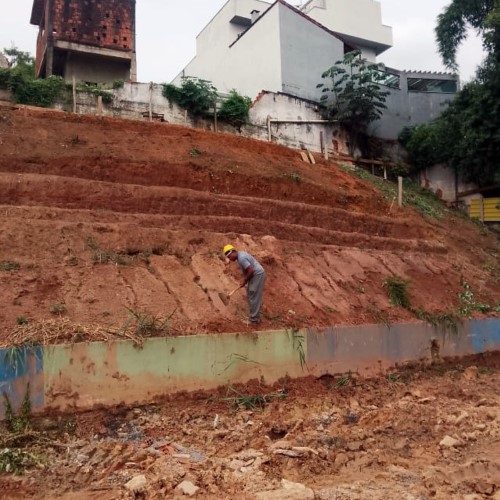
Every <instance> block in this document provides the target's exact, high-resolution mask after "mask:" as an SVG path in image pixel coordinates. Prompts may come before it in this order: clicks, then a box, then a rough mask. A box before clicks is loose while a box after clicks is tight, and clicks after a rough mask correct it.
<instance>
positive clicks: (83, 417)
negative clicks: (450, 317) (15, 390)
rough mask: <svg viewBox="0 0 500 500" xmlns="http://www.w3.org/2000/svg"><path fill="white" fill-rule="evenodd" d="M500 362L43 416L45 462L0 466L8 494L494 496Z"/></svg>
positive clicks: (492, 357)
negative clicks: (19, 468)
mask: <svg viewBox="0 0 500 500" xmlns="http://www.w3.org/2000/svg"><path fill="white" fill-rule="evenodd" d="M499 369H500V353H492V354H488V355H481V356H476V357H471V358H468V359H462V360H448V361H445V362H441V363H439V364H430V365H426V366H424V365H405V366H400V367H397V368H394V369H393V370H391V371H390V372H389V373H388V374H387V375H385V376H382V375H381V376H380V377H377V378H372V379H363V378H360V377H358V376H356V374H352V373H346V374H341V375H337V376H329V377H323V378H320V379H314V378H311V377H310V378H305V379H302V380H283V381H281V383H279V384H276V385H275V386H274V387H265V386H261V385H260V384H259V382H257V381H255V382H253V383H250V384H248V385H247V386H245V387H229V388H221V389H220V390H219V391H218V392H214V393H211V394H206V393H199V394H191V395H189V396H188V395H177V396H175V397H172V398H171V399H170V400H166V401H164V402H161V403H156V404H151V405H147V406H141V407H131V408H125V407H123V408H114V409H111V410H109V409H108V410H102V411H93V412H89V413H79V414H78V413H77V414H71V415H69V414H65V415H54V414H51V415H49V416H43V417H37V418H36V419H34V421H33V429H34V431H36V432H37V433H39V436H42V437H43V440H41V438H40V437H39V438H38V439H35V441H34V442H33V443H32V444H31V445H28V449H29V450H30V452H31V453H32V454H33V456H35V457H37V460H39V461H40V462H39V465H38V466H37V467H34V468H29V469H28V471H27V472H26V473H25V474H24V475H22V476H13V475H10V476H7V475H0V488H1V491H2V498H6V499H16V498H40V499H42V498H43V499H53V498H62V499H65V500H70V499H71V500H73V499H75V500H76V499H82V500H85V499H91V498H92V499H100V500H111V499H127V498H142V499H153V498H182V497H184V498H185V496H186V495H185V494H184V495H183V494H182V492H181V491H180V489H179V485H180V484H182V483H183V482H188V483H191V485H188V487H191V488H193V489H194V493H195V496H196V497H199V498H209V499H248V500H250V499H257V500H258V499H265V500H267V499H270V500H272V499H313V498H316V499H324V500H326V499H336V500H344V499H345V500H348V499H360V500H361V499H363V500H378V499H380V500H387V499H405V500H417V499H418V500H424V499H441V500H451V499H457V500H458V499H460V500H479V499H484V498H494V499H498V498H500V453H499V452H498V450H499V449H500V395H499V391H498V388H499V387H500V371H499ZM250 396H253V398H251V397H250ZM263 398H265V403H266V404H264V399H263ZM259 401H260V402H261V403H262V407H261V406H260V405H259ZM238 404H239V406H238ZM245 404H246V405H247V406H246V407H245ZM252 404H253V405H254V406H251V405H252ZM141 476H143V477H141ZM130 481H132V483H130ZM292 483H293V484H292ZM185 485H186V483H184V486H185ZM187 491H190V490H187Z"/></svg>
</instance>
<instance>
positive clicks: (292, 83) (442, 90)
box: [173, 0, 459, 139]
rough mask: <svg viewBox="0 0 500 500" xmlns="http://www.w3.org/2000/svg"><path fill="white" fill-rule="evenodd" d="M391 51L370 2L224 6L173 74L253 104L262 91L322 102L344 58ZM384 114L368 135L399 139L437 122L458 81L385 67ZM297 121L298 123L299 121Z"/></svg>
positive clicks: (238, 2)
mask: <svg viewBox="0 0 500 500" xmlns="http://www.w3.org/2000/svg"><path fill="white" fill-rule="evenodd" d="M391 46H392V28H390V27H389V26H385V25H383V24H382V15H381V6H380V3H379V2H377V1H375V0H309V1H307V2H306V3H304V5H303V6H302V7H300V8H297V7H294V6H292V5H290V4H289V3H287V2H285V1H284V0H276V1H275V2H274V3H273V4H270V3H268V2H263V1H261V0H228V1H227V3H226V4H225V5H224V6H223V7H222V8H221V10H220V11H219V12H218V13H217V14H216V15H215V17H214V18H213V19H212V20H211V21H210V23H209V24H208V25H207V26H206V27H205V28H204V29H203V30H202V32H201V33H200V34H199V35H198V37H197V49H196V56H195V57H194V59H193V60H192V61H191V62H190V63H189V64H188V65H187V66H186V67H185V68H184V70H183V71H182V72H181V73H180V74H179V75H177V77H176V78H175V79H174V81H173V83H174V84H176V85H180V84H181V83H182V77H197V78H203V79H205V80H209V81H211V82H212V83H213V84H214V85H215V87H216V88H217V89H218V91H219V92H221V93H228V92H229V91H230V90H231V89H236V90H237V91H238V92H239V93H240V94H242V95H247V96H249V97H250V98H251V99H252V100H255V99H256V98H257V96H258V95H259V94H260V93H261V92H262V91H267V92H273V93H282V94H286V95H291V96H294V97H298V98H301V99H305V100H308V101H314V102H319V99H320V97H321V95H322V93H321V89H317V88H316V86H317V84H318V83H321V81H322V79H321V74H322V73H323V72H324V71H325V70H327V69H328V68H330V67H331V66H332V65H333V64H335V63H336V62H337V61H339V60H342V59H343V56H344V54H345V53H346V52H349V51H351V50H353V49H360V50H361V52H362V55H363V56H364V57H365V58H366V59H368V60H369V61H372V62H376V57H377V56H378V55H379V54H381V53H382V52H384V51H385V50H387V49H388V48H390V47H391ZM385 72H386V80H385V82H384V85H385V88H386V89H387V90H389V92H390V94H389V95H388V97H387V102H386V104H387V109H386V110H384V114H383V116H382V118H381V120H378V121H376V122H374V123H373V124H372V127H371V133H372V134H373V135H376V136H377V137H381V138H384V139H396V138H397V137H398V134H399V132H400V131H401V129H402V128H403V127H404V126H411V125H417V124H420V123H426V122H428V121H430V120H432V119H433V118H435V117H436V116H438V115H439V114H440V113H441V112H442V111H443V109H445V107H446V106H447V105H448V104H449V102H450V101H451V100H452V99H453V98H454V95H455V93H456V91H457V89H458V83H459V82H458V78H457V76H456V75H451V74H447V73H427V72H412V71H400V70H397V69H391V68H387V69H386V70H385ZM297 119H299V118H297Z"/></svg>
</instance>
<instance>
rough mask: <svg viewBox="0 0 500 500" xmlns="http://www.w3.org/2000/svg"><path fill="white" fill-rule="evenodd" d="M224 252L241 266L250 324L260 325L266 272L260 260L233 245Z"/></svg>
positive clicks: (242, 285) (228, 246)
mask: <svg viewBox="0 0 500 500" xmlns="http://www.w3.org/2000/svg"><path fill="white" fill-rule="evenodd" d="M222 251H223V253H224V255H225V256H226V257H227V258H228V259H229V260H230V261H232V262H238V264H239V266H240V269H241V272H242V273H243V279H242V281H241V287H242V288H243V287H244V286H246V287H247V300H248V307H249V309H250V322H251V323H252V324H254V325H258V324H259V323H260V308H261V306H262V298H263V295H264V284H265V283H266V272H265V271H264V268H263V267H262V266H261V264H260V263H259V262H258V260H257V259H256V258H255V257H253V256H252V255H250V254H249V253H247V252H243V251H242V250H239V251H238V250H236V248H234V247H233V246H232V245H226V246H225V247H224V249H223V250H222Z"/></svg>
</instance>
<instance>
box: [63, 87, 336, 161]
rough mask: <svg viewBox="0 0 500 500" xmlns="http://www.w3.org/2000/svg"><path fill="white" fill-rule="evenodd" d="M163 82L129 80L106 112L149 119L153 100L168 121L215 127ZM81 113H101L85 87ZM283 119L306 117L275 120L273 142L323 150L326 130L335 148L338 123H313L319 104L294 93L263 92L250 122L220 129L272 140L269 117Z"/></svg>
mask: <svg viewBox="0 0 500 500" xmlns="http://www.w3.org/2000/svg"><path fill="white" fill-rule="evenodd" d="M162 90H163V87H162V85H156V84H152V85H151V84H147V83H125V84H124V86H123V88H121V89H117V90H114V91H110V93H111V94H112V95H113V102H112V104H104V105H103V109H102V114H103V116H110V117H115V118H127V119H132V120H141V121H147V120H148V119H149V102H150V100H151V111H152V113H153V114H154V115H162V116H163V118H164V120H165V121H166V122H168V123H172V124H176V125H186V126H196V127H198V128H200V127H201V128H205V129H207V130H213V128H214V123H213V121H212V120H208V119H199V118H198V119H196V122H195V121H194V120H193V119H192V118H191V117H190V116H189V115H187V114H186V113H185V111H184V110H183V109H181V108H179V107H178V106H177V105H170V104H169V102H168V101H167V99H165V97H163V95H162ZM56 108H57V109H61V110H66V111H71V110H72V104H71V103H68V102H66V101H65V102H60V103H59V104H58V105H57V106H56ZM76 111H77V113H81V114H97V97H96V96H95V95H93V94H90V93H88V92H83V91H77V107H76ZM268 116H270V117H271V118H274V119H279V120H294V121H295V120H303V121H304V123H301V124H296V123H280V124H276V123H274V124H272V127H271V139H272V141H273V142H276V143H278V144H282V145H283V146H287V147H292V148H307V149H309V150H311V151H317V152H318V151H321V141H320V134H321V132H323V137H324V141H325V144H326V145H327V147H328V148H329V150H330V151H331V150H332V148H333V146H332V140H333V139H334V138H335V139H337V140H338V138H337V134H338V129H337V127H336V126H334V125H331V124H327V123H326V124H324V123H310V121H314V120H320V119H321V114H320V112H319V108H318V105H317V104H315V103H312V102H308V101H305V100H303V99H299V98H296V97H293V96H289V95H284V94H274V93H265V92H263V93H261V94H260V95H259V97H258V98H257V100H256V101H255V103H254V104H253V106H252V108H251V109H250V122H249V123H248V124H246V125H243V126H242V127H241V128H240V129H239V130H236V129H235V128H234V127H231V126H230V125H227V124H224V123H223V122H220V121H219V124H218V130H219V131H224V132H228V133H233V134H240V135H242V136H244V137H251V138H254V139H260V140H263V141H267V140H268V137H269V136H268V127H267V117H268Z"/></svg>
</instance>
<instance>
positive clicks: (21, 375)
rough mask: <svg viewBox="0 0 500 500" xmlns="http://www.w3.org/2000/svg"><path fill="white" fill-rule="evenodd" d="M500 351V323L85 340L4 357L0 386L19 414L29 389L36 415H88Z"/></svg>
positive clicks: (5, 353)
mask: <svg viewBox="0 0 500 500" xmlns="http://www.w3.org/2000/svg"><path fill="white" fill-rule="evenodd" d="M431 348H432V349H431ZM498 349H500V318H491V319H486V320H481V321H479V320H478V321H469V322H466V323H464V324H463V325H462V326H461V328H460V329H459V331H458V332H457V333H454V332H444V331H438V330H436V329H434V328H431V327H430V326H428V325H426V324H421V323H420V324H400V325H393V326H392V327H391V328H387V327H385V326H381V325H364V326H356V327H335V328H333V327H332V328H326V329H323V330H316V329H311V330H301V331H269V332H258V333H256V334H255V335H246V334H229V333H227V334H214V335H196V336H187V337H167V338H156V339H146V340H144V342H143V345H142V347H140V348H139V347H136V346H134V344H133V343H132V342H129V341H116V342H107V343H104V342H98V343H82V344H74V345H59V346H47V347H43V348H35V349H32V350H30V349H28V350H26V351H25V353H24V355H23V356H22V357H21V361H20V363H19V364H18V365H17V366H14V365H13V364H12V361H11V359H12V356H11V355H10V354H9V351H8V350H0V388H1V390H2V391H4V392H5V393H6V394H7V395H8V396H9V399H10V401H11V402H12V404H13V406H14V407H15V408H18V407H19V405H20V404H21V402H22V399H23V397H24V395H25V393H26V389H27V384H28V382H29V383H30V394H31V399H32V404H33V409H34V411H35V412H41V411H44V410H47V409H49V408H55V409H60V410H69V409H72V408H78V409H89V408H92V407H94V406H96V405H105V406H107V405H115V404H119V403H125V404H136V403H141V402H142V403H145V402H151V401H154V400H155V399H158V398H161V397H162V396H165V395H167V394H172V393H175V392H179V391H196V390H211V389H214V388H216V387H218V386H221V385H225V384H235V383H245V382H248V381H250V380H252V379H261V378H262V379H264V381H265V382H266V383H269V384H271V383H274V382H276V381H278V380H280V379H281V378H283V377H285V376H290V377H300V376H305V375H313V376H320V375H322V374H325V373H330V374H335V373H345V372H347V371H348V370H351V371H352V372H358V373H360V374H362V375H373V374H378V373H380V372H381V371H384V370H385V369H386V368H388V367H391V366H394V365H396V364H400V363H404V362H407V361H415V360H431V359H435V357H436V356H440V357H448V356H463V355H467V354H479V353H483V352H487V351H494V350H498ZM431 351H432V352H431ZM3 412H4V409H3V408H2V409H0V418H3V416H4V413H3Z"/></svg>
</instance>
